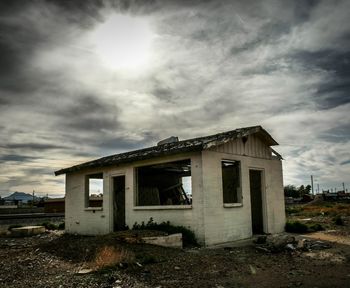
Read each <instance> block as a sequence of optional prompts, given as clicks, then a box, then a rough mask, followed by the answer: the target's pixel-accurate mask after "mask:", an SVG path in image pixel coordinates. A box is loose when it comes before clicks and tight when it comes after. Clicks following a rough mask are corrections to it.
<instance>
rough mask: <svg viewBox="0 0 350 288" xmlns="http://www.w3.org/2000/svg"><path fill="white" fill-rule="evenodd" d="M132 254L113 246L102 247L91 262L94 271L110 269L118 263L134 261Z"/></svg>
mask: <svg viewBox="0 0 350 288" xmlns="http://www.w3.org/2000/svg"><path fill="white" fill-rule="evenodd" d="M134 257H135V256H134V255H133V253H132V252H130V251H127V250H125V249H122V248H118V247H113V246H104V247H102V248H101V249H99V250H98V251H97V254H96V257H95V261H94V262H93V264H94V268H95V270H98V269H102V268H106V267H111V266H114V265H116V264H119V263H123V262H125V263H130V262H133V261H134Z"/></svg>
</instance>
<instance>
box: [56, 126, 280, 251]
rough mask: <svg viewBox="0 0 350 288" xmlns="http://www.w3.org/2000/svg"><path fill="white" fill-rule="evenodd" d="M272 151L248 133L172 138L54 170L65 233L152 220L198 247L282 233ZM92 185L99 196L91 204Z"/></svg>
mask: <svg viewBox="0 0 350 288" xmlns="http://www.w3.org/2000/svg"><path fill="white" fill-rule="evenodd" d="M273 145H278V143H277V142H276V141H275V140H274V139H273V138H272V137H271V136H270V134H269V133H267V132H266V131H265V130H264V129H263V128H262V127H261V126H254V127H247V128H241V129H236V130H232V131H229V132H225V133H219V134H215V135H211V136H206V137H200V138H195V139H189V140H183V141H178V140H177V138H176V137H171V138H169V139H168V141H161V142H160V143H158V145H157V146H154V147H150V148H145V149H140V150H136V151H131V152H127V153H122V154H116V155H112V156H108V157H103V158H100V159H97V160H94V161H90V162H86V163H83V164H80V165H76V166H73V167H70V168H66V169H62V170H59V171H56V172H55V174H56V175H60V174H66V204H65V205H66V207H65V210H66V216H65V217H66V231H67V232H68V233H78V234H85V235H93V234H107V233H110V232H113V231H115V230H118V229H121V228H122V227H124V226H125V225H128V226H129V227H132V226H133V224H134V223H135V222H137V223H141V222H142V221H144V222H147V221H148V220H149V219H150V217H152V218H153V220H154V221H155V222H157V223H160V222H163V221H170V223H171V224H174V225H182V226H185V227H188V228H189V229H191V230H192V231H194V232H195V234H196V236H197V238H198V240H199V242H200V243H201V244H203V245H213V244H219V243H224V242H228V241H235V240H240V239H245V238H249V237H251V236H252V235H253V234H260V233H264V232H265V233H278V232H281V231H283V229H284V224H285V212H284V197H283V179H282V164H281V163H282V161H281V160H282V158H281V156H280V155H279V154H278V153H277V152H276V151H274V150H273V149H272V148H271V146H273ZM96 182H101V184H100V185H101V186H100V188H99V189H100V191H99V193H100V194H101V196H102V195H103V196H102V197H100V199H101V201H99V202H96V201H95V202H94V203H92V202H91V201H89V198H90V196H91V194H92V191H91V190H93V185H95V184H96ZM102 190H103V191H102ZM95 196H96V195H95ZM95 198H96V197H95ZM96 203H100V204H96Z"/></svg>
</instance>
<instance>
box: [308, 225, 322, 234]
mask: <svg viewBox="0 0 350 288" xmlns="http://www.w3.org/2000/svg"><path fill="white" fill-rule="evenodd" d="M308 228H309V231H310V232H316V231H323V230H324V228H323V226H322V225H321V224H318V223H316V224H311V225H309V226H308Z"/></svg>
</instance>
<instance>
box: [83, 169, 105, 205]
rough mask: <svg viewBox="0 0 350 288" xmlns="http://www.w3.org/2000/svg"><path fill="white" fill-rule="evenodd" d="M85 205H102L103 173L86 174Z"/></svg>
mask: <svg viewBox="0 0 350 288" xmlns="http://www.w3.org/2000/svg"><path fill="white" fill-rule="evenodd" d="M85 195H86V201H85V207H102V205H103V173H97V174H92V175H87V176H86V193H85Z"/></svg>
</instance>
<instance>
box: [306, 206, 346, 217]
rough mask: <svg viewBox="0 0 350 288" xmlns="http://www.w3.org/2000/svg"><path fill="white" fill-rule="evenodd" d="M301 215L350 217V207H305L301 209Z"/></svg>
mask: <svg viewBox="0 0 350 288" xmlns="http://www.w3.org/2000/svg"><path fill="white" fill-rule="evenodd" d="M302 210H303V214H304V215H305V214H309V215H317V214H322V215H330V216H336V215H343V216H350V205H349V204H339V203H335V204H329V205H306V206H304V207H303V208H302Z"/></svg>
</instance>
